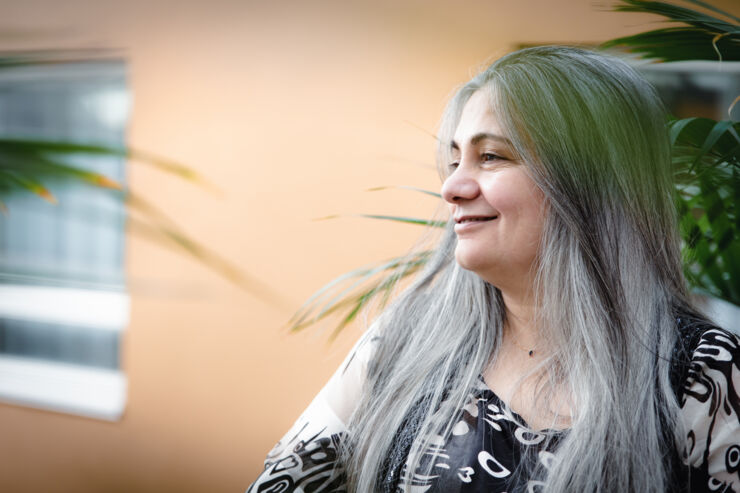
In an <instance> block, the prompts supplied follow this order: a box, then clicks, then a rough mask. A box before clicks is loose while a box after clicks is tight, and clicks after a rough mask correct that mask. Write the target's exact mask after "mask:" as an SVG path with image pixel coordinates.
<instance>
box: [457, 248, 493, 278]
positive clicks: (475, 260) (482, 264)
mask: <svg viewBox="0 0 740 493" xmlns="http://www.w3.org/2000/svg"><path fill="white" fill-rule="evenodd" d="M455 260H456V261H457V264H458V265H459V266H460V267H462V268H463V269H465V270H469V271H471V272H475V273H476V274H479V273H480V272H483V271H486V270H490V269H491V261H490V259H487V258H484V256H483V255H480V252H470V251H466V250H461V249H459V248H458V249H456V250H455ZM479 275H480V274H479Z"/></svg>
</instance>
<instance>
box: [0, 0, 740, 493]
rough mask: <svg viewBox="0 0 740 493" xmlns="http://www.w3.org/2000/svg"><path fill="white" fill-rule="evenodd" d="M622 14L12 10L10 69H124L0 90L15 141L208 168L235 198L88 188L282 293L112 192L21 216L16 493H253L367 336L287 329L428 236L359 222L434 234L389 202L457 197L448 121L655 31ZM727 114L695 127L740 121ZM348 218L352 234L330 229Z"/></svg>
mask: <svg viewBox="0 0 740 493" xmlns="http://www.w3.org/2000/svg"><path fill="white" fill-rule="evenodd" d="M714 4H715V5H717V6H719V7H722V8H725V9H726V10H733V9H734V10H735V13H737V4H736V2H735V0H726V1H715V2H714ZM609 5H610V4H609V3H608V2H602V3H594V2H593V1H591V0H517V1H514V0H485V1H484V0H470V1H467V0H466V1H453V0H425V1H422V0H405V1H401V2H399V1H390V0H380V1H379V0H374V1H339V0H337V1H326V0H315V1H297V0H294V1H287V0H275V1H269V2H268V1H246V0H239V1H237V0H232V1H227V0H211V1H208V2H206V1H192V0H178V1H174V0H159V1H156V2H152V1H143V0H129V1H126V2H122V1H106V0H99V1H91V0H86V1H83V0H68V1H65V2H52V1H40V0H25V1H23V2H19V1H8V0H0V12H2V15H0V51H2V52H10V51H16V52H17V51H23V52H33V51H45V50H50V49H54V50H72V52H74V51H75V50H77V51H79V50H83V51H84V50H94V49H100V48H104V49H107V50H108V51H106V52H105V53H104V54H103V56H98V57H97V58H99V60H98V61H96V62H94V63H92V62H81V61H80V60H79V59H80V58H85V57H81V56H80V57H75V56H72V57H71V58H70V59H69V60H67V62H65V63H61V62H57V63H47V64H43V65H42V66H35V65H24V66H20V67H17V68H12V69H4V70H2V71H0V133H2V135H5V136H8V135H10V136H25V137H27V136H33V135H36V136H40V137H44V138H49V139H77V140H79V141H83V142H96V143H103V144H108V145H124V144H125V145H128V146H131V147H133V148H135V149H139V150H142V151H146V152H148V153H152V154H154V155H158V156H166V157H167V158H169V159H172V160H174V161H177V162H179V163H184V164H186V165H187V166H189V167H190V168H192V169H193V170H195V171H196V172H197V173H199V174H200V175H202V176H204V177H205V179H206V180H207V181H208V183H210V184H212V186H208V187H200V186H198V185H197V184H194V183H192V182H189V181H187V180H180V179H178V178H177V177H176V176H174V175H173V174H172V173H170V172H167V171H162V170H161V169H158V168H156V167H153V166H147V165H146V164H142V163H141V162H136V161H135V160H128V161H127V160H125V159H121V158H120V157H115V156H103V157H97V158H94V159H93V158H89V159H88V160H87V161H86V162H83V165H84V166H87V167H88V168H89V169H91V170H97V171H100V172H103V173H104V174H106V176H109V177H110V178H113V179H116V180H118V181H120V182H122V183H126V184H127V185H128V186H129V187H130V188H131V190H133V191H134V192H135V193H136V194H137V195H138V196H139V197H143V198H145V199H146V200H147V201H148V202H149V203H151V204H152V205H153V206H156V208H157V209H159V210H160V211H162V213H164V214H166V216H168V217H170V218H172V219H173V220H175V221H176V222H177V223H178V224H179V225H180V226H181V227H182V230H183V232H184V233H186V234H187V235H188V236H189V237H192V238H195V239H197V240H198V241H199V242H200V243H201V244H203V245H205V246H207V247H208V248H209V249H210V250H212V251H214V252H218V254H219V255H220V256H221V257H223V258H226V259H228V260H229V261H230V262H231V263H232V264H233V265H234V266H236V267H238V268H239V269H241V270H243V271H244V272H245V273H247V274H248V275H249V276H252V278H253V279H256V280H259V282H261V283H264V285H265V286H267V287H263V286H261V285H259V284H258V283H251V284H250V281H248V282H246V285H247V286H248V287H249V286H251V290H250V289H244V287H243V286H242V287H240V286H239V285H237V284H235V283H233V282H230V281H229V280H227V279H225V278H224V276H221V275H219V274H218V273H216V272H214V270H213V269H210V268H209V267H208V265H206V264H205V263H203V262H200V261H198V260H195V259H193V258H192V256H188V255H186V254H182V253H179V252H178V250H177V249H176V248H173V247H168V246H166V245H164V244H163V243H162V242H157V241H151V237H148V236H147V235H146V234H140V233H141V231H140V230H137V229H136V228H133V227H131V224H129V225H128V226H127V222H126V220H125V216H124V213H123V209H122V208H121V206H120V202H118V201H116V200H113V199H111V197H110V196H109V195H106V192H105V191H100V190H97V189H96V190H92V191H91V189H89V187H88V188H85V190H86V191H84V192H80V191H79V190H77V189H69V188H65V187H63V186H60V187H57V188H56V189H54V188H52V187H51V186H50V190H51V191H52V192H54V196H55V197H56V199H57V200H58V201H59V205H56V206H54V205H52V204H49V203H47V202H44V201H42V200H40V199H39V198H38V197H36V196H33V195H30V194H28V195H27V196H18V197H17V198H13V200H11V201H8V202H7V208H8V211H7V213H6V215H5V217H4V218H3V219H2V223H1V224H0V234H1V235H2V239H1V240H0V242H2V245H0V251H2V255H3V257H2V258H3V260H2V265H0V269H2V274H1V275H0V277H1V279H0V281H2V284H1V285H0V316H4V317H5V319H4V321H2V324H1V325H0V349H2V353H4V354H5V356H4V357H3V358H2V359H0V397H2V399H3V401H2V403H0V437H2V439H0V491H3V492H37V491H45V492H67V491H75V492H78V493H84V492H99V491H106V492H116V491H127V492H130V491H137V492H148V491H158V492H162V491H178V492H182V493H184V492H198V491H215V492H221V491H223V492H227V491H231V492H239V491H243V490H244V489H245V488H246V487H247V486H248V485H249V483H250V482H251V481H252V480H253V479H254V478H255V477H256V476H257V474H258V473H259V471H260V470H261V469H262V461H263V459H264V456H265V454H266V453H267V452H268V451H269V449H270V448H271V447H272V446H273V444H274V443H275V442H276V441H277V440H278V439H279V438H280V437H281V436H282V434H283V433H284V432H285V431H287V429H288V428H289V426H290V425H291V424H292V422H293V421H294V420H295V419H296V418H297V417H298V415H299V414H300V412H301V410H302V409H303V408H304V407H305V406H306V405H307V404H308V402H309V401H310V400H311V398H312V397H313V396H314V395H315V393H316V392H317V391H318V389H319V388H320V387H321V386H322V385H323V383H324V382H325V381H326V380H327V379H328V378H329V376H330V375H331V374H332V373H333V371H334V370H335V368H336V367H337V366H338V364H339V363H340V361H341V360H342V359H343V357H344V356H345V354H346V352H347V350H348V349H349V347H351V345H352V344H353V343H354V341H355V340H356V339H357V338H358V336H359V335H360V333H361V330H362V328H363V323H362V322H361V321H360V322H358V323H355V324H352V325H350V326H348V327H347V329H346V330H344V331H343V332H342V333H341V334H340V336H339V337H338V338H337V339H336V340H334V341H333V342H332V343H329V341H328V339H329V333H330V331H331V329H332V328H333V324H332V321H331V320H329V321H326V322H323V323H320V324H318V325H317V326H315V327H313V328H311V329H308V330H307V331H304V332H300V333H298V334H290V333H289V332H288V330H287V327H288V323H287V322H288V319H289V318H290V316H291V315H292V314H293V312H294V311H295V310H297V309H298V307H299V306H300V305H301V303H302V302H303V301H304V300H305V299H306V298H308V297H309V296H310V295H311V293H312V292H314V291H315V290H316V289H318V288H319V287H320V286H321V285H323V284H325V283H326V282H328V281H329V280H330V279H332V278H333V277H335V276H337V275H339V274H341V273H343V272H346V271H348V270H350V269H353V268H355V267H357V266H360V265H363V264H366V263H368V262H373V261H378V260H382V259H385V258H389V257H392V256H395V255H398V254H400V253H403V252H405V251H407V250H408V249H409V248H410V247H412V246H413V244H414V242H415V241H416V239H417V237H418V236H419V235H420V233H421V232H422V228H421V227H418V226H412V225H404V224H399V223H394V222H387V221H373V220H370V219H364V218H357V217H346V216H351V215H352V214H359V213H373V214H392V215H404V216H417V217H428V216H430V215H432V214H433V213H434V212H435V210H436V209H437V206H438V202H437V200H436V199H435V198H433V197H428V196H424V195H419V194H415V193H413V192H409V191H405V190H398V189H388V190H382V191H368V189H370V188H373V187H380V186H393V185H408V186H415V187H421V188H426V189H430V190H437V189H438V187H439V180H438V177H437V174H436V171H435V170H434V166H433V163H434V160H433V158H434V144H435V141H434V137H433V134H434V133H435V131H436V125H437V122H438V119H439V117H440V115H441V113H442V110H443V107H444V104H445V102H446V100H447V98H448V97H449V96H450V95H451V92H452V91H453V89H454V88H455V87H456V86H457V85H458V84H461V83H463V82H465V81H466V80H467V79H469V78H470V77H471V76H472V75H473V74H474V73H475V72H476V71H477V70H478V69H479V68H481V67H482V66H483V65H485V63H486V62H487V61H491V60H492V59H495V58H497V57H499V56H501V55H503V54H505V53H507V52H508V51H511V50H513V49H515V48H517V47H519V46H522V45H531V44H539V43H576V44H584V45H596V44H599V43H601V42H603V41H606V40H607V39H611V38H615V37H618V36H625V35H629V34H633V33H636V32H640V31H645V30H648V29H650V28H653V27H654V26H656V24H654V23H655V22H656V21H657V19H656V18H655V17H653V16H650V15H645V14H625V13H614V12H610V11H609V10H608V9H609ZM656 77H658V78H661V77H663V78H666V76H665V75H657V76H656ZM687 77H688V76H687ZM666 80H667V81H668V82H667V84H668V85H670V84H671V81H674V80H675V77H673V76H670V77H668V78H667V79H666ZM692 80H693V79H692ZM697 84H702V82H701V81H699V82H697ZM718 84H719V85H720V86H721V84H722V83H718ZM709 85H710V86H711V83H710V84H709ZM710 92H711V91H710ZM713 97H714V96H711V95H710V96H706V97H704V99H701V98H699V99H700V101H699V102H698V103H696V104H694V103H692V104H694V108H696V105H699V106H701V105H704V106H701V107H702V108H704V109H701V111H708V112H710V113H711V112H712V111H713V110H711V109H709V110H706V108H705V106H706V104H705V103H706V101H707V98H709V100H710V102H711V104H715V105H719V106H722V107H724V108H726V107H727V105H728V104H729V102H731V100H730V101H729V102H727V101H724V100H722V99H721V97H720V100H719V101H715V99H716V98H715V99H712V98H713ZM702 101H703V102H702ZM695 111H699V110H695ZM707 116H712V115H707ZM714 117H717V116H716V115H715V116H714ZM719 118H721V117H719ZM83 161H84V160H83ZM51 210H54V211H55V212H53V214H52V213H51V212H49V211H51ZM334 214H344V215H346V216H344V217H339V218H335V219H331V220H324V221H316V219H317V218H322V217H325V216H329V215H334ZM273 292H274V293H278V294H277V295H275V296H273V295H270V294H268V293H273ZM29 341H30V342H29ZM24 347H25V348H31V349H23V348H24ZM29 360H33V364H31V365H27V364H26V363H28V362H29ZM3 396H4V397H3Z"/></svg>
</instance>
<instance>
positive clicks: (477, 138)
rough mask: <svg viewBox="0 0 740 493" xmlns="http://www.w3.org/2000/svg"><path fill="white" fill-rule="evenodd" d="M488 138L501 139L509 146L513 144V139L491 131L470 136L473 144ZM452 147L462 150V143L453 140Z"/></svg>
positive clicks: (500, 140)
mask: <svg viewBox="0 0 740 493" xmlns="http://www.w3.org/2000/svg"><path fill="white" fill-rule="evenodd" d="M486 139H487V140H496V141H499V142H501V143H503V144H506V145H507V146H511V141H510V140H509V139H507V138H506V137H503V136H501V135H498V134H490V133H486V132H480V133H477V134H475V135H473V136H472V137H471V138H470V144H471V145H476V144H477V143H478V142H480V141H481V140H486ZM450 148H452V149H454V150H456V151H459V150H460V145H459V144H458V143H457V142H455V141H454V140H453V141H452V142H451V143H450Z"/></svg>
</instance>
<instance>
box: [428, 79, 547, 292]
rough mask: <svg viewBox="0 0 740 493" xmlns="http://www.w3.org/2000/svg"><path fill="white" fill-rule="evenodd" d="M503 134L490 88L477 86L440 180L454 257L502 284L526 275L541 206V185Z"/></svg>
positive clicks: (539, 227) (534, 250) (538, 230)
mask: <svg viewBox="0 0 740 493" xmlns="http://www.w3.org/2000/svg"><path fill="white" fill-rule="evenodd" d="M503 135H504V132H503V129H502V127H501V125H500V123H499V121H498V119H497V118H496V115H494V113H493V111H492V109H491V104H490V102H489V96H488V92H487V91H485V90H479V91H477V92H476V93H474V94H473V96H471V97H470V99H469V100H468V102H467V104H466V105H465V107H464V108H463V112H462V117H461V118H460V123H459V124H458V126H457V129H456V131H455V135H454V137H453V142H452V143H451V147H452V149H451V151H452V156H453V159H452V163H451V164H450V168H449V173H450V174H449V175H448V176H447V179H446V180H445V182H444V184H443V185H442V197H443V198H444V199H445V200H446V201H447V203H448V204H449V206H450V214H451V216H452V217H453V218H454V220H455V233H456V234H457V240H458V241H457V248H456V250H455V258H456V259H457V262H458V263H459V264H460V266H462V267H463V268H465V269H468V270H471V271H473V272H475V273H477V274H478V275H479V276H481V277H482V278H483V279H484V280H486V281H488V282H490V283H491V284H493V285H494V286H497V287H499V288H501V289H504V288H505V287H506V286H507V285H510V284H511V283H515V285H519V284H521V282H522V281H523V280H524V279H527V278H528V274H529V272H530V268H531V266H532V264H533V262H534V260H535V257H536V255H537V250H538V246H539V242H540V237H541V235H542V228H543V223H544V212H545V208H544V195H543V193H542V191H541V190H540V189H539V187H537V185H535V183H534V181H533V180H532V179H531V178H530V177H529V175H528V174H527V172H526V167H525V165H524V164H523V163H521V162H519V161H516V160H515V159H514V150H513V148H512V146H511V145H510V144H509V142H508V140H507V139H505V138H504V137H503Z"/></svg>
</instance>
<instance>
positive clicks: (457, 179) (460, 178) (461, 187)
mask: <svg viewBox="0 0 740 493" xmlns="http://www.w3.org/2000/svg"><path fill="white" fill-rule="evenodd" d="M479 194H480V188H479V186H478V182H477V180H476V179H475V177H474V176H472V175H471V174H470V173H469V172H468V171H467V170H465V169H463V168H462V167H458V168H457V169H456V170H455V171H453V172H452V174H451V175H449V176H448V177H447V179H446V180H445V182H444V183H443V184H442V198H443V199H445V201H447V202H449V203H450V204H457V203H459V202H460V201H463V200H472V199H474V198H476V197H477V196H478V195H479Z"/></svg>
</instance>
